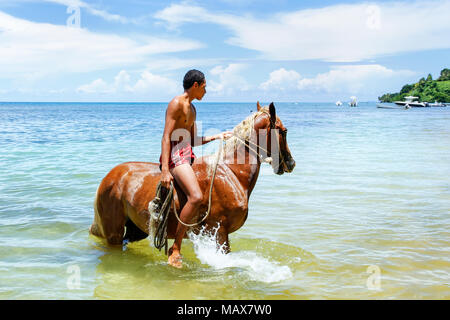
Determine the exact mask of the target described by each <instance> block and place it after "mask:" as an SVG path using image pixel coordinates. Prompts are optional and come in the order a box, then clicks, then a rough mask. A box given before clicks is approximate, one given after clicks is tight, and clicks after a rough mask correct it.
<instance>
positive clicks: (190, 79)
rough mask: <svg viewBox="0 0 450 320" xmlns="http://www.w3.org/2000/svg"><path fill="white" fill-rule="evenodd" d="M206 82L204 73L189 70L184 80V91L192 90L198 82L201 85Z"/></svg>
mask: <svg viewBox="0 0 450 320" xmlns="http://www.w3.org/2000/svg"><path fill="white" fill-rule="evenodd" d="M204 81H205V75H204V74H203V72H201V71H198V70H195V69H193V70H189V71H188V72H187V73H186V75H185V76H184V79H183V88H184V90H188V89H190V88H191V87H192V86H193V85H194V83H195V82H197V83H198V84H199V85H200V84H202V83H203V82H204Z"/></svg>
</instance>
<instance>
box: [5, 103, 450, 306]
mask: <svg viewBox="0 0 450 320" xmlns="http://www.w3.org/2000/svg"><path fill="white" fill-rule="evenodd" d="M276 106H277V112H278V115H279V117H280V118H281V120H282V121H283V123H284V125H285V126H286V127H287V128H288V129H289V133H288V143H289V147H290V149H291V151H292V154H293V156H294V158H295V160H296V163H297V166H296V168H295V170H294V172H293V173H291V174H285V175H283V176H277V175H275V174H273V173H272V169H271V168H270V167H269V166H268V165H267V164H265V165H263V166H262V168H261V173H260V176H259V179H258V182H257V184H256V187H255V189H254V191H253V193H252V196H251V199H250V206H249V217H248V219H247V221H246V224H245V225H244V226H243V227H242V228H241V229H240V230H238V231H237V232H235V233H233V234H232V235H231V237H230V239H231V248H232V253H231V254H229V255H224V254H222V253H221V252H216V250H214V243H212V242H211V239H210V238H208V237H207V236H206V235H203V236H201V237H195V236H192V238H191V240H185V241H184V243H183V255H184V267H183V269H182V270H178V269H174V268H169V267H168V266H167V264H166V257H165V256H164V254H163V253H162V252H159V251H157V250H156V249H154V248H152V247H151V245H150V241H149V240H148V239H146V240H143V241H140V242H137V243H132V244H129V245H128V246H126V247H124V248H122V249H117V248H115V249H113V248H108V247H107V246H105V244H104V243H103V242H102V241H99V240H98V239H96V238H95V237H92V236H89V234H88V228H89V226H90V224H91V222H92V217H93V211H92V203H93V198H94V196H95V191H96V188H97V186H98V184H99V183H100V181H101V179H102V178H103V177H104V176H105V175H106V174H107V173H108V171H109V170H111V169H112V168H113V167H114V166H115V165H117V164H119V163H122V162H126V161H151V162H156V161H157V160H158V157H159V152H160V136H161V134H162V130H163V125H164V123H163V120H164V112H165V104H123V103H121V104H98V103H95V104H94V103H93V104H86V103H80V104H78V103H61V104H59V103H54V104H51V103H3V104H0V145H1V147H2V148H1V149H0V160H1V166H0V248H1V250H0V298H1V299H346V298H349V299H449V298H450V241H449V239H450V237H449V236H450V231H449V230H450V228H449V226H450V215H449V212H450V179H449V177H450V108H413V109H410V110H390V109H377V108H376V105H375V103H363V104H361V105H360V106H359V107H358V108H349V107H336V106H335V105H334V104H326V103H310V104H305V103H300V104H289V103H280V104H276ZM255 108H256V107H255V106H254V104H248V103H238V104H213V103H199V104H197V111H198V120H199V121H202V131H203V133H204V134H207V135H208V134H212V133H217V132H219V131H222V130H227V129H231V128H233V127H234V126H235V125H236V124H238V123H239V122H240V121H241V120H243V119H244V118H245V117H246V116H247V115H248V114H249V112H250V111H251V110H253V111H255ZM217 147H218V142H213V143H211V144H208V145H205V146H203V148H196V149H194V152H195V153H196V154H197V156H199V155H202V154H208V153H211V152H213V151H215V150H216V149H217ZM78 280H79V281H78Z"/></svg>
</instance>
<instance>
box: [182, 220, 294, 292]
mask: <svg viewBox="0 0 450 320" xmlns="http://www.w3.org/2000/svg"><path fill="white" fill-rule="evenodd" d="M218 229H219V226H218V227H217V228H214V229H213V230H212V231H207V230H205V228H202V230H201V231H200V232H199V233H198V234H194V233H193V232H189V233H188V236H189V239H190V240H191V241H192V243H193V245H194V251H195V254H196V256H197V258H198V259H199V260H200V261H201V262H202V263H203V264H207V265H209V266H211V267H213V268H214V269H216V270H226V269H232V268H237V269H241V270H243V271H244V272H245V273H246V275H247V276H248V277H249V278H250V279H251V280H254V281H261V282H266V283H271V282H278V281H283V280H286V279H289V278H291V277H292V272H291V269H290V268H289V267H288V266H280V265H279V264H278V263H277V262H273V261H270V260H268V259H266V258H264V257H261V256H260V255H258V254H257V253H256V252H252V251H240V252H230V253H228V254H227V253H226V250H225V247H224V245H221V246H220V245H219V244H218V243H217V241H216V235H217V231H218Z"/></svg>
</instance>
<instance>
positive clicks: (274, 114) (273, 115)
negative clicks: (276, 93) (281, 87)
mask: <svg viewBox="0 0 450 320" xmlns="http://www.w3.org/2000/svg"><path fill="white" fill-rule="evenodd" d="M269 113H270V122H272V123H275V122H277V112H276V110H275V105H274V104H273V102H272V103H270V105H269Z"/></svg>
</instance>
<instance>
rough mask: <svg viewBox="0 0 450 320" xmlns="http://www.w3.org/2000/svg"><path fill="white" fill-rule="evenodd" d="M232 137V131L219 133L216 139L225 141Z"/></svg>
mask: <svg viewBox="0 0 450 320" xmlns="http://www.w3.org/2000/svg"><path fill="white" fill-rule="evenodd" d="M232 136H233V131H225V132H222V133H220V134H219V135H218V136H217V138H218V139H221V140H227V139H229V138H231V137H232Z"/></svg>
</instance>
